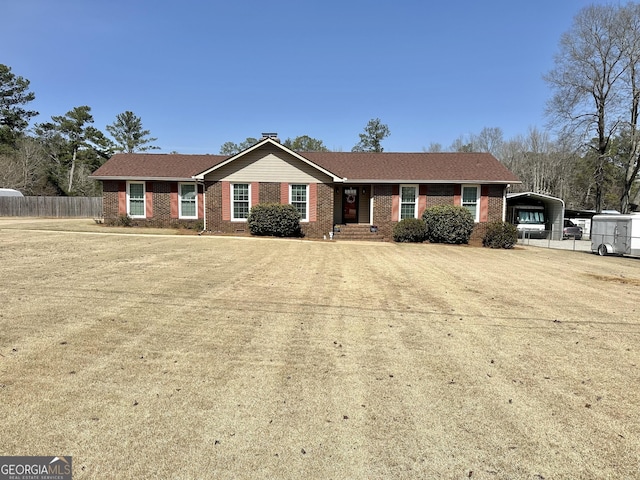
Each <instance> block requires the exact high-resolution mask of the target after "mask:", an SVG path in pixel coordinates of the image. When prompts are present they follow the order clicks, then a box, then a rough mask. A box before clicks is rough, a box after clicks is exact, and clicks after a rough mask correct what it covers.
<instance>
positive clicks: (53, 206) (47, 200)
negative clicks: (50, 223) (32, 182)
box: [0, 197, 102, 218]
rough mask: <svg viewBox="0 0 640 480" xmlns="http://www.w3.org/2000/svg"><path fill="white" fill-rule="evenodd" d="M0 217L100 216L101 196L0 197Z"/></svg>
mask: <svg viewBox="0 0 640 480" xmlns="http://www.w3.org/2000/svg"><path fill="white" fill-rule="evenodd" d="M0 217H86V218H101V217H102V197H0Z"/></svg>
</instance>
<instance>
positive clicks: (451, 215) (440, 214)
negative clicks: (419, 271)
mask: <svg viewBox="0 0 640 480" xmlns="http://www.w3.org/2000/svg"><path fill="white" fill-rule="evenodd" d="M422 219H423V220H424V221H425V223H426V224H427V239H428V240H429V241H430V242H431V243H455V244H459V243H469V238H470V237H471V232H472V231H473V227H474V225H475V223H474V220H473V216H472V215H471V212H469V210H467V209H466V208H464V207H458V206H454V205H436V206H435V207H431V208H428V209H426V210H425V211H424V213H423V214H422Z"/></svg>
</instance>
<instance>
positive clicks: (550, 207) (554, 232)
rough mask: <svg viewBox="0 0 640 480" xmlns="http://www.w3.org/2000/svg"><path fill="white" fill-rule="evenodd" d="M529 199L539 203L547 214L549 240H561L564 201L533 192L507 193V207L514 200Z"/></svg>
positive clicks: (512, 203)
mask: <svg viewBox="0 0 640 480" xmlns="http://www.w3.org/2000/svg"><path fill="white" fill-rule="evenodd" d="M527 198H531V199H534V200H539V201H541V202H542V203H543V204H544V206H545V208H546V212H547V217H548V218H549V223H550V227H551V240H562V229H563V228H564V200H562V199H561V198H557V197H552V196H551V195H545V194H543V193H535V192H520V193H507V206H510V205H514V204H515V203H516V202H515V201H516V200H522V199H527Z"/></svg>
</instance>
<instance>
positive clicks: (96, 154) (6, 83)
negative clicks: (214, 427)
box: [0, 64, 158, 196]
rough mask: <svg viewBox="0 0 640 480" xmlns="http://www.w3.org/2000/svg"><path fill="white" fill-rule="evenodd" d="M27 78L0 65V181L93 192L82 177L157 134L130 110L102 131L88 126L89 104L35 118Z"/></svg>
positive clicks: (23, 187)
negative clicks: (40, 119) (42, 119)
mask: <svg viewBox="0 0 640 480" xmlns="http://www.w3.org/2000/svg"><path fill="white" fill-rule="evenodd" d="M34 99H35V94H34V92H31V91H30V90H29V80H27V79H25V78H23V77H21V76H19V75H16V74H14V73H13V72H12V71H11V68H10V67H8V66H7V65H3V64H0V186H2V187H5V188H15V189H18V190H20V191H21V192H22V193H24V194H26V195H83V196H93V195H99V194H100V191H99V188H100V186H99V183H98V182H95V181H92V180H90V179H89V178H88V176H89V175H90V174H91V173H92V172H93V171H94V170H96V169H97V168H98V167H99V166H100V165H102V164H103V163H104V162H105V161H106V160H107V159H108V158H109V157H110V156H111V155H113V154H114V153H116V152H127V153H131V152H141V151H147V150H154V149H157V148H158V147H157V146H155V145H153V142H155V141H156V140H157V139H156V138H153V137H151V136H150V132H149V130H145V129H144V128H143V126H142V120H141V119H140V117H138V116H136V115H135V114H134V113H133V112H130V111H125V112H123V113H121V114H118V115H117V116H116V118H115V120H114V122H113V123H112V124H110V125H107V126H106V131H107V133H108V135H107V134H105V133H104V132H103V131H101V130H100V129H98V128H96V127H95V126H94V119H93V115H92V114H91V107H89V106H87V105H82V106H78V107H74V108H72V109H71V110H69V111H68V112H67V113H65V114H64V115H56V116H52V117H51V120H50V121H46V122H42V123H35V125H34V126H33V128H32V129H28V127H29V124H30V121H31V119H32V118H34V117H36V116H37V115H38V112H36V111H35V110H30V109H29V103H30V102H32V101H33V100H34Z"/></svg>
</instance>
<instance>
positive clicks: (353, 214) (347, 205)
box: [342, 187, 358, 223]
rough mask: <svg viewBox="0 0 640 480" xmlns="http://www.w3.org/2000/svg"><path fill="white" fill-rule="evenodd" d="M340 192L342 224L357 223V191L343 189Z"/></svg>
mask: <svg viewBox="0 0 640 480" xmlns="http://www.w3.org/2000/svg"><path fill="white" fill-rule="evenodd" d="M342 192H343V194H342V221H343V223H358V189H357V188H356V187H344V190H343V191H342Z"/></svg>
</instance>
